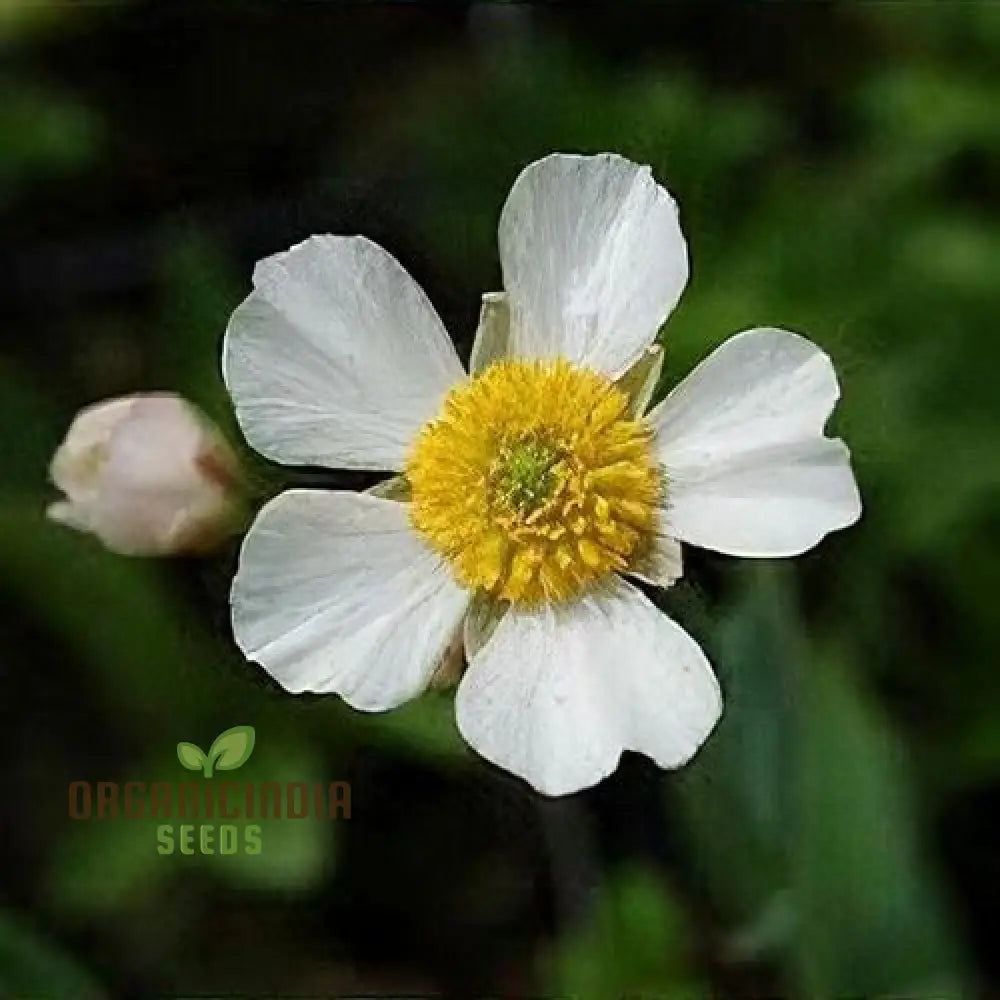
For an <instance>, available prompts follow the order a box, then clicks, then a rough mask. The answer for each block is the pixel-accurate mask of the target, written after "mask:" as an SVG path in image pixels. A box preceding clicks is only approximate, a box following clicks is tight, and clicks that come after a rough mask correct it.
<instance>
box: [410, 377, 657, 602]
mask: <svg viewBox="0 0 1000 1000" xmlns="http://www.w3.org/2000/svg"><path fill="white" fill-rule="evenodd" d="M628 405H629V402H628V398H627V397H626V395H625V394H624V393H623V392H621V391H620V390H618V389H616V388H615V386H614V385H613V384H612V383H611V382H610V381H609V380H608V379H606V378H604V377H603V376H601V375H598V374H597V373H595V372H592V371H588V370H586V369H582V368H577V367H575V366H574V365H572V364H570V363H569V362H567V361H562V360H557V361H498V362H496V363H495V364H493V365H491V366H490V367H489V368H488V369H486V371H485V372H483V373H482V374H481V375H479V376H478V377H477V378H474V379H472V380H471V381H469V382H467V383H465V384H463V385H461V386H459V387H458V388H456V389H453V390H452V391H451V392H450V393H449V395H448V397H447V398H446V400H445V402H444V406H443V408H442V411H441V413H440V415H439V416H438V417H437V418H435V419H434V420H431V421H430V422H429V423H428V424H427V425H426V426H425V427H424V428H423V429H422V430H421V432H420V434H419V435H418V437H417V439H416V442H415V444H414V446H413V449H412V451H411V453H410V456H409V461H408V463H407V467H406V476H407V479H408V480H409V483H410V487H411V490H412V505H411V517H412V520H413V524H414V526H415V527H416V529H417V530H418V531H419V532H420V533H421V534H422V535H423V537H424V538H425V539H426V540H427V542H428V543H429V544H430V545H431V546H432V547H433V548H434V549H435V550H436V551H438V552H440V553H441V554H442V555H443V556H445V558H447V559H448V561H449V562H450V563H451V565H452V568H453V570H454V572H455V575H456V576H457V577H458V579H459V580H460V581H461V582H462V583H463V584H465V585H466V586H467V587H469V588H471V589H474V590H482V591H485V592H487V593H489V594H491V595H492V596H493V597H496V598H502V599H504V600H510V601H519V602H525V603H535V602H538V601H541V600H549V601H559V600H564V599H565V598H567V597H570V596H572V595H574V594H576V593H578V592H579V591H581V590H582V589H584V588H585V587H586V586H588V585H589V584H591V583H593V582H595V581H596V580H598V579H600V578H601V577H603V576H604V575H605V574H607V573H609V572H612V571H615V570H618V571H621V570H625V569H627V568H628V566H629V558H630V557H631V556H635V555H637V554H638V553H639V552H640V551H641V550H642V548H643V547H644V545H645V543H646V542H647V541H648V538H649V535H650V531H651V529H652V527H653V524H654V519H655V516H656V510H657V501H658V499H659V492H660V479H659V473H658V469H657V466H656V463H655V462H654V460H653V456H652V452H651V449H650V444H649V440H650V432H649V429H648V427H647V425H646V424H644V423H643V422H642V421H641V420H634V419H631V418H630V417H629V414H628Z"/></svg>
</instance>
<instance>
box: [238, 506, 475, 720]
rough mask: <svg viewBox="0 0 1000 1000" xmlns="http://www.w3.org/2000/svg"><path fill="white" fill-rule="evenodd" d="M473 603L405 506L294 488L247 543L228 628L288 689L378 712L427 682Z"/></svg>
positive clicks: (265, 514) (266, 512)
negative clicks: (412, 524)
mask: <svg viewBox="0 0 1000 1000" xmlns="http://www.w3.org/2000/svg"><path fill="white" fill-rule="evenodd" d="M468 603H469V596H468V594H467V593H466V591H464V590H463V589H462V588H461V587H459V586H458V585H457V584H456V583H455V582H454V581H453V579H452V576H451V572H450V571H449V570H448V568H447V567H446V566H445V565H444V564H443V563H442V562H441V560H440V559H439V558H438V557H437V556H436V555H435V554H434V553H433V552H431V551H430V550H429V549H428V548H427V547H426V546H425V545H424V544H423V543H422V542H421V541H420V539H419V538H418V537H417V535H416V533H415V532H414V531H413V530H412V529H411V528H410V524H409V515H408V512H407V507H406V505H405V504H400V503H396V502H395V501H394V500H383V499H380V498H378V497H373V496H368V495H366V494H358V493H341V492H333V491H326V490H289V491H288V492H286V493H282V494H281V495H280V496H278V497H276V498H275V499H274V500H272V501H271V502H270V503H268V504H267V505H266V506H265V507H264V509H263V510H262V511H261V512H260V514H259V515H258V517H257V520H256V521H255V522H254V524H253V526H252V527H251V529H250V532H249V534H248V535H247V537H246V540H245V541H244V543H243V550H242V552H241V554H240V565H239V569H238V571H237V573H236V579H235V580H234V581H233V591H232V612H233V632H234V634H235V636H236V641H237V643H238V644H239V647H240V649H242V650H243V652H244V653H245V654H246V656H247V657H248V658H249V659H252V660H256V661H257V662H258V663H260V664H262V665H263V666H264V668H265V669H266V670H267V671H268V672H269V673H270V674H271V675H272V676H273V677H274V678H275V680H277V681H278V682H279V683H280V684H281V685H282V686H283V687H285V688H287V689H288V690H289V691H294V692H300V691H321V692H331V691H333V692H336V693H337V694H339V695H341V697H343V699H344V700H345V701H346V702H347V703H348V704H350V705H353V706H354V707H355V708H359V709H363V710H364V711H382V710H384V709H388V708H393V707H394V706H396V705H398V704H400V703H401V702H404V701H406V700H407V699H409V698H412V697H414V696H415V695H417V694H419V693H420V692H421V691H422V690H423V689H424V688H425V687H426V685H427V682H428V680H429V679H430V677H431V675H432V674H433V673H434V670H435V668H436V667H437V665H438V662H439V661H440V660H441V657H442V656H443V655H444V653H445V652H446V650H447V647H448V644H449V642H450V641H451V640H452V638H453V636H454V635H455V632H456V630H457V629H458V627H459V625H460V623H461V621H462V616H463V615H464V614H465V609H466V606H467V605H468Z"/></svg>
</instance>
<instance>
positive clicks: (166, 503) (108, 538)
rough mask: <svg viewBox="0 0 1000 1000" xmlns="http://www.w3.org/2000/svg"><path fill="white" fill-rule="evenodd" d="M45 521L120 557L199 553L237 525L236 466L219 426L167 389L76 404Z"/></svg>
mask: <svg viewBox="0 0 1000 1000" xmlns="http://www.w3.org/2000/svg"><path fill="white" fill-rule="evenodd" d="M49 473H50V475H51V477H52V481H53V482H54V483H55V484H56V486H57V487H58V488H59V489H60V490H62V492H63V493H64V494H65V495H66V499H65V500H62V501H59V502H58V503H54V504H52V505H51V506H50V507H49V509H48V512H47V513H48V515H49V517H51V518H52V519H53V520H56V521H59V522H60V523H62V524H67V525H69V526H70V527H73V528H76V529H78V530H80V531H88V532H91V533H92V534H94V535H96V536H97V537H98V538H99V539H100V540H101V541H102V542H103V543H104V544H105V545H106V546H107V547H108V548H109V549H111V550H112V551H113V552H119V553H122V554H124V555H137V556H138V555H144V556H152V555H175V554H180V553H197V552H205V551H207V550H209V549H211V548H212V547H213V546H214V545H217V544H218V543H219V542H221V541H222V540H223V539H224V538H225V537H226V536H227V535H228V534H230V533H231V532H232V531H234V530H236V529H237V528H238V527H239V521H238V513H239V510H240V499H241V496H240V494H241V472H240V467H239V463H238V461H237V459H236V456H235V454H234V453H233V451H232V449H231V448H230V446H229V445H228V443H227V442H226V440H225V439H224V438H223V437H222V435H221V433H220V432H219V430H218V428H216V427H215V426H214V424H212V423H211V422H210V421H209V419H208V418H207V417H206V416H205V415H204V414H203V413H202V412H201V411H200V410H199V409H198V408H197V407H195V406H194V405H193V404H192V403H189V402H188V401H187V400H185V399H182V398H181V397H180V396H178V395H176V394H174V393H165V392H163V393H140V394H138V395H135V396H124V397H122V398H120V399H110V400H105V401H104V402H101V403H95V404H93V405H92V406H88V407H86V408H84V409H83V410H81V411H80V412H79V413H78V414H77V416H76V418H75V419H74V420H73V423H72V424H71V425H70V428H69V431H68V432H67V434H66V438H65V440H64V441H63V443H62V444H61V445H60V446H59V448H58V449H57V451H56V453H55V456H54V457H53V459H52V464H51V466H50V468H49Z"/></svg>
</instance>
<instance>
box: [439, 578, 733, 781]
mask: <svg viewBox="0 0 1000 1000" xmlns="http://www.w3.org/2000/svg"><path fill="white" fill-rule="evenodd" d="M622 650H627V651H628V655H626V656H623V655H622ZM455 709H456V713H457V718H458V727H459V729H460V730H461V732H462V735H463V736H464V737H465V739H466V740H467V741H468V742H469V743H470V744H471V745H472V746H473V747H474V748H475V749H476V750H477V751H478V752H479V753H480V754H482V755H483V756H484V757H486V758H487V759H488V760H490V761H492V762H493V763H494V764H498V765H499V766H500V767H503V768H506V769H507V770H508V771H512V772H513V773H514V774H517V775H519V776H520V777H522V778H524V779H525V781H527V782H528V783H529V784H531V785H532V786H534V788H536V789H537V790H538V791H540V792H542V793H543V794H545V795H566V794H568V793H570V792H575V791H578V790H579V789H581V788H587V787H589V786H591V785H594V784H596V783H597V782H599V781H600V780H601V779H602V778H604V777H606V776H607V775H609V774H611V772H612V771H614V769H615V768H616V767H617V766H618V760H619V757H620V756H621V752H622V750H638V751H640V752H642V753H645V754H648V755H649V756H650V757H652V758H653V759H654V760H655V761H656V762H657V763H658V764H659V765H660V766H661V767H679V766H680V765H682V764H684V763H685V762H686V761H688V760H689V759H690V758H691V756H692V755H693V754H694V752H695V751H696V750H697V749H698V747H699V746H701V744H702V742H703V741H704V740H705V737H706V736H707V735H708V734H709V732H711V730H712V727H713V726H714V725H715V722H716V720H717V719H718V717H719V714H720V713H721V711H722V699H721V696H720V693H719V685H718V682H717V681H716V679H715V676H714V674H713V673H712V669H711V667H710V666H709V664H708V661H707V660H706V659H705V656H704V654H703V653H702V651H701V650H700V649H699V647H698V644H697V643H696V642H695V641H694V640H693V639H692V638H691V637H690V636H689V635H688V634H687V633H686V632H685V631H684V630H683V629H682V628H681V627H680V626H679V625H676V624H675V623H674V622H672V621H671V620H670V619H669V618H668V617H667V616H666V615H664V614H663V613H662V612H660V611H659V610H658V609H657V608H656V607H655V606H654V605H653V604H652V603H651V602H650V601H649V600H648V598H646V597H645V596H644V595H643V594H642V593H641V592H640V591H639V590H637V589H636V588H635V587H633V586H632V585H631V584H629V583H627V582H626V581H624V580H621V579H618V578H615V579H614V580H613V582H611V583H610V584H609V585H608V586H607V587H606V588H605V589H603V590H602V591H600V592H593V593H590V594H587V595H585V596H584V597H582V598H580V599H579V600H577V601H572V602H568V603H564V604H543V605H539V606H538V607H530V608H523V607H522V608H511V609H510V611H508V613H507V614H506V615H505V616H504V617H503V619H502V620H501V621H500V624H499V625H497V627H496V631H495V632H494V633H493V636H492V637H491V638H490V640H489V641H488V642H487V643H486V645H485V646H483V648H482V649H481V650H480V651H479V653H478V655H476V656H475V657H473V659H472V663H471V665H470V667H469V669H468V670H467V671H466V674H465V676H464V677H463V679H462V683H461V684H460V685H459V688H458V693H457V695H456V698H455Z"/></svg>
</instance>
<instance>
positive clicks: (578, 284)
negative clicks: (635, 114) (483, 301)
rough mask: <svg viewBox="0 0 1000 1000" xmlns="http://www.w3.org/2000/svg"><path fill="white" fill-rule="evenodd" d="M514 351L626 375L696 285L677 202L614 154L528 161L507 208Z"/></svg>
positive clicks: (504, 247)
mask: <svg viewBox="0 0 1000 1000" xmlns="http://www.w3.org/2000/svg"><path fill="white" fill-rule="evenodd" d="M499 243H500V260H501V263H502V264H503V277H504V287H505V289H506V290H507V294H508V296H509V298H510V305H511V350H510V353H511V354H512V355H517V356H527V357H556V356H559V357H564V358H567V359H568V360H570V361H573V362H576V363H577V364H580V365H586V366H587V367H590V368H594V369H596V370H597V371H600V372H603V373H605V374H607V375H611V376H615V375H619V374H621V373H622V372H623V371H624V370H625V369H626V368H628V366H629V365H630V364H631V363H632V362H633V361H635V360H636V359H637V358H638V357H639V356H640V355H641V354H642V352H643V351H644V350H645V348H647V347H648V346H649V345H650V344H651V343H652V341H653V338H654V337H655V336H656V331H657V329H658V328H659V326H660V324H661V323H662V322H663V321H664V320H665V319H666V318H667V315H668V314H669V313H670V310H671V309H673V307H674V305H675V304H676V303H677V300H678V299H679V298H680V294H681V292H682V291H683V289H684V285H685V284H686V283H687V276H688V258H687V246H686V244H685V243H684V237H683V235H682V234H681V229H680V225H679V223H678V221H677V206H676V204H675V203H674V200H673V199H672V198H671V197H670V195H669V194H668V193H667V192H666V191H665V190H664V189H663V188H662V187H660V185H659V184H657V183H656V181H654V180H653V175H652V173H651V172H650V169H649V167H641V166H638V165H637V164H635V163H632V162H631V161H629V160H626V159H624V158H623V157H621V156H617V155H615V154H613V153H601V154H600V155H598V156H574V155H567V154H561V153H557V154H553V155H552V156H547V157H545V158H544V159H542V160H538V161H537V162H535V163H532V164H531V165H530V166H528V167H526V168H525V170H523V171H522V173H521V175H520V176H519V177H518V178H517V180H516V181H515V182H514V186H513V187H512V188H511V191H510V195H509V196H508V198H507V203H506V204H505V205H504V208H503V213H502V214H501V216H500V228H499Z"/></svg>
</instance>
